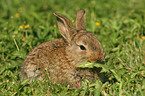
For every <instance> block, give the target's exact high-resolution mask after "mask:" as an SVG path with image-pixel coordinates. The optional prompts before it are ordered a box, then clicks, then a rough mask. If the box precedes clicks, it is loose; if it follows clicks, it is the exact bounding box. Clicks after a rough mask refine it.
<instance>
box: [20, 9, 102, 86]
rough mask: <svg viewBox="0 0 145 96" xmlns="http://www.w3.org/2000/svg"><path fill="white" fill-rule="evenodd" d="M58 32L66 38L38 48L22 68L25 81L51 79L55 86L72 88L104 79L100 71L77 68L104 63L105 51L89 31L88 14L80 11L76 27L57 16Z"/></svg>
mask: <svg viewBox="0 0 145 96" xmlns="http://www.w3.org/2000/svg"><path fill="white" fill-rule="evenodd" d="M54 15H55V16H56V18H57V24H58V28H59V31H60V33H61V35H62V36H63V38H64V39H56V40H54V41H49V42H45V43H42V44H41V45H39V46H37V47H35V48H34V49H33V50H32V51H31V52H30V53H29V54H28V56H27V57H26V59H25V60H24V63H23V64H22V66H21V74H22V78H23V80H24V79H30V80H31V81H30V82H29V83H31V82H32V81H34V80H35V79H38V80H45V77H48V78H50V80H51V81H52V83H53V84H62V85H65V86H70V87H71V88H76V87H79V88H82V87H83V85H82V81H84V80H86V79H87V80H89V81H90V82H94V81H95V80H96V79H100V80H101V81H103V79H102V78H104V76H102V75H100V77H99V74H100V73H99V71H100V69H98V68H78V67H76V66H77V65H79V64H82V63H84V62H87V61H90V62H93V63H95V62H102V61H103V60H104V56H105V52H104V51H103V48H102V45H101V43H100V42H99V40H98V39H97V38H96V37H95V35H93V34H92V33H91V32H87V31H86V26H85V11H84V10H78V11H77V17H76V28H75V27H74V26H73V24H72V23H71V21H70V20H69V19H67V18H66V17H64V16H63V15H60V14H58V13H54Z"/></svg>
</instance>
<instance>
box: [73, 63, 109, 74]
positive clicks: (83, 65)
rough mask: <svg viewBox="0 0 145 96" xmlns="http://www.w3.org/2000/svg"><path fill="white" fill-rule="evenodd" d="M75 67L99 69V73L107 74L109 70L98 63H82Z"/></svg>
mask: <svg viewBox="0 0 145 96" xmlns="http://www.w3.org/2000/svg"><path fill="white" fill-rule="evenodd" d="M76 67H78V68H94V67H100V68H102V70H101V72H107V71H109V68H108V67H107V66H106V65H104V64H100V63H92V62H85V63H82V64H80V65H77V66H76Z"/></svg>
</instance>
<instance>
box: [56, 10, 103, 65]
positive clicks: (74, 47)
mask: <svg viewBox="0 0 145 96" xmlns="http://www.w3.org/2000/svg"><path fill="white" fill-rule="evenodd" d="M54 15H55V16H56V17H57V23H58V27H59V30H60V33H61V35H62V36H63V37H64V38H65V40H66V42H67V46H66V50H65V51H66V56H67V58H68V60H69V61H72V62H74V63H73V64H74V65H78V64H81V63H83V62H86V61H90V62H101V61H103V60H104V55H105V53H104V51H103V48H102V45H101V43H100V42H99V40H98V39H97V38H96V37H95V36H94V35H93V34H92V33H90V32H87V30H86V27H85V11H84V10H79V11H78V12H77V17H76V28H75V27H74V26H73V24H72V23H71V22H70V20H69V19H67V18H66V17H64V16H62V15H60V14H57V13H54Z"/></svg>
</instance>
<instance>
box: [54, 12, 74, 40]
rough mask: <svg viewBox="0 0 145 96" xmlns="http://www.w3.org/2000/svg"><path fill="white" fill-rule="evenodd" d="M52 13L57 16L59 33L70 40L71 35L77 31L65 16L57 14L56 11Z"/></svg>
mask: <svg viewBox="0 0 145 96" xmlns="http://www.w3.org/2000/svg"><path fill="white" fill-rule="evenodd" d="M53 14H54V15H55V16H56V17H57V24H58V27H59V31H60V33H61V35H62V36H63V37H64V38H65V39H66V40H67V41H68V42H71V39H72V37H73V35H74V34H76V33H77V31H76V29H75V28H74V26H73V24H72V23H71V22H70V20H69V19H67V18H66V17H64V16H62V15H60V14H57V13H53Z"/></svg>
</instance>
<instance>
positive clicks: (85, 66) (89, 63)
mask: <svg viewBox="0 0 145 96" xmlns="http://www.w3.org/2000/svg"><path fill="white" fill-rule="evenodd" d="M96 64H97V63H92V62H85V63H82V64H80V65H77V66H76V67H79V68H93V67H95V65H96Z"/></svg>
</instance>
